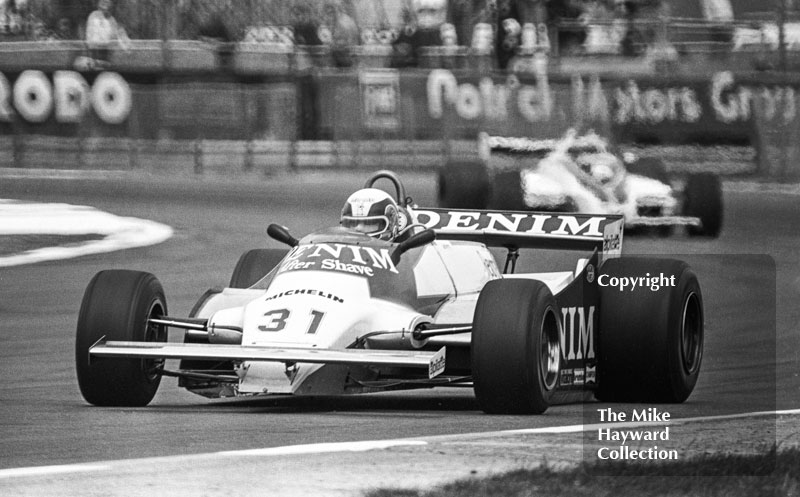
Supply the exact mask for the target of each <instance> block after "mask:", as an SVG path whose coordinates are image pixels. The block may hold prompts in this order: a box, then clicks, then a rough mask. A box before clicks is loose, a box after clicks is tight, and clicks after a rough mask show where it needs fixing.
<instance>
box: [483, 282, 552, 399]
mask: <svg viewBox="0 0 800 497" xmlns="http://www.w3.org/2000/svg"><path fill="white" fill-rule="evenodd" d="M559 323H560V322H559V320H558V307H557V305H556V301H555V298H554V297H553V294H552V293H551V292H550V289H549V288H548V287H547V285H545V284H544V283H542V282H540V281H534V280H521V279H519V280H517V279H509V280H494V281H490V282H489V283H487V284H486V286H485V287H484V288H483V290H482V291H481V294H480V297H479V298H478V303H477V307H476V308H475V317H474V321H473V328H472V350H471V363H472V379H473V384H474V388H475V396H476V397H477V399H478V404H479V405H480V407H481V409H482V410H483V411H484V412H486V413H488V414H541V413H543V412H544V411H545V410H547V408H548V406H549V405H550V399H551V397H552V394H553V392H554V391H555V389H556V386H557V385H558V375H559V367H560V364H561V348H560V343H559V336H560V328H559V327H560V324H559Z"/></svg>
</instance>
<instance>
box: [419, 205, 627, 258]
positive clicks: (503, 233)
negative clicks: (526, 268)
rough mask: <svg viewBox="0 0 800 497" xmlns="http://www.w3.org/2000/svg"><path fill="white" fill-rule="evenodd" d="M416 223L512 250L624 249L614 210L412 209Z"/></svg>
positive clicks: (605, 252) (443, 236)
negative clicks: (612, 211) (579, 212)
mask: <svg viewBox="0 0 800 497" xmlns="http://www.w3.org/2000/svg"><path fill="white" fill-rule="evenodd" d="M413 216H414V218H415V220H416V222H417V223H419V224H422V225H424V226H425V227H427V228H431V229H433V230H434V231H435V232H436V237H437V238H438V239H440V240H466V241H473V242H480V243H483V244H485V245H487V246H489V247H505V248H508V249H510V250H515V249H521V248H541V249H559V250H589V251H591V250H595V249H596V250H598V251H599V252H601V254H602V256H605V257H616V256H619V255H620V254H621V252H622V228H623V218H622V216H621V215H615V214H603V215H593V214H578V213H570V214H565V213H550V212H522V211H488V210H463V209H414V211H413Z"/></svg>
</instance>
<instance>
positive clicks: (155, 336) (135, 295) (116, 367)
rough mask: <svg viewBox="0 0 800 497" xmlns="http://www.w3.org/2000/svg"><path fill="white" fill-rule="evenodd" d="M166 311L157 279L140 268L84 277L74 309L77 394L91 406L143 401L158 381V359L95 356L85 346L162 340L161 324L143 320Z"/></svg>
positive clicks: (141, 403) (164, 332)
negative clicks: (78, 304)
mask: <svg viewBox="0 0 800 497" xmlns="http://www.w3.org/2000/svg"><path fill="white" fill-rule="evenodd" d="M165 315H167V301H166V298H165V297H164V290H163V288H162V287H161V283H159V281H158V279H156V277H155V276H153V275H152V274H150V273H144V272H140V271H124V270H113V271H101V272H99V273H97V274H96V275H95V277H94V278H92V280H91V281H90V282H89V286H88V287H87V288H86V292H85V293H84V295H83V302H82V304H81V310H80V314H79V315H78V328H77V337H76V341H75V367H76V370H77V374H78V386H79V387H80V390H81V393H82V394H83V398H84V399H86V400H87V401H88V402H89V403H91V404H94V405H97V406H145V405H147V404H148V403H149V402H150V401H151V400H153V396H155V394H156V390H158V385H159V383H161V375H160V373H159V369H160V368H161V367H162V366H163V361H156V360H150V359H118V358H109V357H95V358H92V360H91V361H90V360H89V347H91V346H92V345H93V344H94V343H95V342H97V341H98V340H100V338H102V337H103V336H105V337H106V339H107V340H109V341H134V342H166V341H167V329H166V327H165V326H159V325H152V324H148V322H147V320H148V319H149V318H153V317H161V316H165Z"/></svg>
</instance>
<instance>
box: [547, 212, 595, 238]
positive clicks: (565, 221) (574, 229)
mask: <svg viewBox="0 0 800 497" xmlns="http://www.w3.org/2000/svg"><path fill="white" fill-rule="evenodd" d="M558 218H559V219H561V227H560V228H558V229H557V230H555V231H554V232H553V234H554V235H570V234H573V233H580V232H581V231H583V230H584V228H586V227H587V226H588V227H589V229H588V230H587V231H586V233H584V234H585V235H587V236H603V234H602V233H601V232H600V222H601V221H603V220H604V219H605V218H602V217H590V218H589V219H587V220H586V221H585V222H584V223H583V224H580V225H579V224H578V219H577V218H576V217H574V216H558ZM566 228H569V230H567V229H566Z"/></svg>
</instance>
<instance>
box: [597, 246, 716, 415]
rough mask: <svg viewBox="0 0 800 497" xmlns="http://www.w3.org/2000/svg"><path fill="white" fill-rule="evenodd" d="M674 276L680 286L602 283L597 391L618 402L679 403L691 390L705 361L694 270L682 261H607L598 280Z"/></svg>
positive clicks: (602, 397) (700, 297) (700, 304)
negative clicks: (620, 286)
mask: <svg viewBox="0 0 800 497" xmlns="http://www.w3.org/2000/svg"><path fill="white" fill-rule="evenodd" d="M648 273H649V275H650V276H653V277H658V276H660V275H662V274H663V275H664V277H666V278H668V279H669V278H670V277H672V276H674V283H675V286H674V287H673V286H664V285H662V286H661V287H660V288H659V289H658V290H657V291H652V287H651V286H642V287H640V288H636V289H635V290H634V291H630V289H629V288H628V289H625V290H624V291H620V289H619V287H618V286H601V287H600V317H599V333H598V347H597V349H598V353H599V355H598V365H597V374H598V390H597V392H596V397H597V398H598V399H599V400H602V401H614V402H657V403H662V402H666V403H677V402H683V401H685V400H686V399H687V398H688V397H689V395H690V394H691V393H692V390H693V389H694V386H695V384H696V383H697V378H698V375H699V374H700V364H701V362H702V359H703V335H704V329H703V295H702V293H701V292H700V285H699V283H698V281H697V276H696V275H695V274H694V271H692V269H691V268H690V267H689V266H688V264H686V263H685V262H682V261H677V260H671V259H652V258H618V259H609V260H607V261H606V262H605V263H604V264H603V266H602V267H601V269H600V276H599V279H598V281H599V282H601V283H602V282H603V280H605V282H606V283H613V282H615V281H618V280H614V278H623V277H627V278H639V277H646V276H647V275H648Z"/></svg>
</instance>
